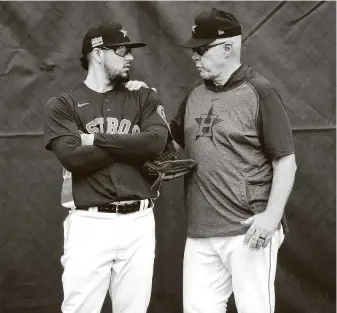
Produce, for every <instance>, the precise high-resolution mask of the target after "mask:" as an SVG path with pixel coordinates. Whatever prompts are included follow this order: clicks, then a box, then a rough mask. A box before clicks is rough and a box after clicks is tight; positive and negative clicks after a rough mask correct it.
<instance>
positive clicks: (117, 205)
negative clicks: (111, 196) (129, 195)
mask: <svg viewBox="0 0 337 313" xmlns="http://www.w3.org/2000/svg"><path fill="white" fill-rule="evenodd" d="M119 206H120V204H116V214H118V207H119Z"/></svg>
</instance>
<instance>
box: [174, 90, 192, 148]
mask: <svg viewBox="0 0 337 313" xmlns="http://www.w3.org/2000/svg"><path fill="white" fill-rule="evenodd" d="M187 99H188V95H187V96H186V97H185V99H184V100H183V102H182V103H181V104H180V106H179V109H178V112H177V115H176V116H175V118H174V119H173V120H172V121H171V123H170V129H171V134H172V137H173V139H174V142H173V144H174V146H175V148H176V150H177V151H181V150H182V149H183V148H185V134H184V133H185V129H184V128H185V111H186V104H187Z"/></svg>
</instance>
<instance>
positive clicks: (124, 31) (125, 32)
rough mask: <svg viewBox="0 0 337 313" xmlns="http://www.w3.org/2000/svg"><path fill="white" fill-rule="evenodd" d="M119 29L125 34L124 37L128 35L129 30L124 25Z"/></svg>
mask: <svg viewBox="0 0 337 313" xmlns="http://www.w3.org/2000/svg"><path fill="white" fill-rule="evenodd" d="M119 31H120V32H121V33H122V34H123V36H124V38H125V37H126V36H127V35H128V33H127V31H126V30H125V29H124V27H122V28H121V29H120V30H119Z"/></svg>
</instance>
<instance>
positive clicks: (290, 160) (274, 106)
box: [242, 91, 297, 250]
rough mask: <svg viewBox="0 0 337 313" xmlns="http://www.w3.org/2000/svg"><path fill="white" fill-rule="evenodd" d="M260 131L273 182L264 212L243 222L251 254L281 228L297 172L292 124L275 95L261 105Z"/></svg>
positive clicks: (266, 243) (246, 242)
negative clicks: (271, 169) (246, 229)
mask: <svg viewBox="0 0 337 313" xmlns="http://www.w3.org/2000/svg"><path fill="white" fill-rule="evenodd" d="M258 128H259V129H260V141H261V145H262V149H263V151H264V153H265V155H266V157H267V158H269V159H270V162H271V164H272V167H273V180H272V186H271V192H270V195H269V199H268V203H267V206H266V209H265V211H264V212H263V213H259V214H256V215H254V216H252V217H250V218H248V219H247V220H246V221H244V222H242V224H243V225H245V226H247V227H249V229H248V231H247V233H246V236H245V239H244V244H246V245H248V243H249V241H250V248H251V249H252V250H254V249H257V250H258V249H260V247H264V248H265V247H266V246H267V245H268V243H269V242H270V240H271V238H272V236H273V234H274V232H275V231H276V229H277V228H278V226H279V224H280V221H281V218H282V215H283V213H284V208H285V205H286V203H287V201H288V198H289V195H290V193H291V189H292V187H293V183H294V179H295V173H296V168H297V167H296V162H295V154H294V143H293V137H292V131H291V126H290V122H289V119H288V116H287V114H286V110H285V108H284V105H283V103H282V100H281V98H280V96H279V95H278V93H277V92H276V91H272V92H271V93H270V94H269V95H268V96H266V97H265V98H264V99H262V100H261V102H260V110H259V125H258ZM260 236H262V237H265V240H262V239H261V237H260Z"/></svg>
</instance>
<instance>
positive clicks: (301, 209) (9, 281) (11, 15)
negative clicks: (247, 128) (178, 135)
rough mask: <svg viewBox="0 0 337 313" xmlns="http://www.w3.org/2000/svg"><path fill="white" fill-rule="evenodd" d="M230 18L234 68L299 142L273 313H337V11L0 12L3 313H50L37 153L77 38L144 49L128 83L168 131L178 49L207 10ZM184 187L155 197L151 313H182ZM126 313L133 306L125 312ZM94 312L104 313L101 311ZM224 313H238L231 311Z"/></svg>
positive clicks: (44, 167)
mask: <svg viewBox="0 0 337 313" xmlns="http://www.w3.org/2000/svg"><path fill="white" fill-rule="evenodd" d="M211 7H217V8H221V9H223V10H228V11H230V12H232V13H234V14H235V15H236V16H237V17H238V19H239V20H240V21H241V23H242V26H243V31H244V44H243V56H242V59H243V62H244V63H247V64H250V65H253V66H255V68H256V69H257V70H258V71H259V72H260V73H262V74H263V75H264V76H266V77H267V78H268V79H269V80H270V81H271V82H272V83H273V84H274V85H275V86H276V87H277V89H278V90H279V92H280V94H281V95H282V98H283V100H284V103H285V105H286V108H287V111H288V114H289V117H290V120H291V123H292V127H293V133H294V138H295V148H296V157H297V163H298V172H297V177H296V182H295V186H294V190H293V193H292V195H291V198H290V200H289V203H288V205H287V208H286V212H287V216H288V219H289V226H290V229H291V232H290V234H289V236H288V237H287V239H286V241H285V242H284V244H283V246H282V248H281V250H280V255H279V268H278V272H277V279H276V305H277V309H276V312H278V313H288V312H289V313H290V312H291V313H330V312H335V310H336V308H335V272H336V271H335V260H336V254H335V247H336V241H335V226H336V218H335V203H336V198H335V187H336V183H335V161H336V157H335V151H336V149H335V123H336V117H335V110H336V103H335V101H336V100H335V88H336V77H335V75H336V59H335V56H336V48H335V46H336V3H335V2H324V1H323V2H302V1H301V2H288V1H283V2H164V1H163V2H1V3H0V51H1V53H0V149H1V150H0V312H1V313H14V312H15V313H16V312H17V313H30V312H34V313H40V312H44V313H53V312H60V304H61V301H62V287H61V282H60V277H61V273H62V268H61V265H60V262H59V258H60V255H61V254H62V242H63V230H62V222H63V219H64V218H65V216H66V214H67V212H66V211H65V210H64V209H62V208H61V206H60V189H61V166H60V164H59V163H58V161H57V160H56V158H55V157H54V156H53V155H52V153H49V152H46V151H45V150H44V147H43V137H42V110H43V106H44V104H45V102H46V100H47V99H48V98H49V97H51V96H53V95H56V94H58V93H59V92H61V91H63V90H68V89H70V88H72V87H74V86H76V84H77V83H78V82H80V81H82V80H83V79H84V77H85V71H84V70H82V69H81V67H80V63H79V61H78V59H79V56H80V46H81V41H82V38H83V35H84V33H85V32H86V30H87V29H88V28H89V27H90V26H92V25H93V24H95V23H97V22H98V21H100V20H115V21H118V22H120V23H122V24H123V25H124V27H125V28H126V29H127V31H128V33H129V35H130V37H131V38H134V39H141V40H143V41H144V42H146V43H147V47H146V48H143V49H137V50H135V52H134V57H135V60H134V63H133V69H132V72H131V73H132V77H133V78H134V79H139V80H143V81H146V82H147V83H148V84H149V85H150V86H153V87H155V88H157V90H158V93H159V95H160V97H161V99H162V101H163V104H164V107H165V111H166V115H167V117H168V120H171V118H172V117H173V116H174V115H175V113H176V110H177V108H178V105H179V103H180V101H181V100H182V99H183V97H184V94H185V92H186V91H187V89H188V87H189V86H190V85H191V83H192V82H193V81H194V80H195V79H197V78H198V73H197V71H196V70H195V68H194V64H193V62H192V60H191V53H190V51H187V50H184V49H181V48H179V47H177V43H180V42H182V41H183V40H184V39H186V38H187V37H188V36H189V35H190V33H191V25H192V22H193V17H194V16H195V15H196V14H198V13H199V12H201V11H203V10H204V9H208V8H211ZM182 199H183V189H182V181H181V180H178V181H174V182H168V183H165V185H164V186H163V187H162V193H161V197H160V198H159V200H158V202H157V206H156V210H155V217H156V222H157V228H156V230H157V251H156V263H155V275H154V279H153V293H152V300H151V305H150V308H149V312H151V313H159V312H160V313H165V312H170V313H180V312H182V304H181V303H182V282H181V279H182V278H181V277H182V256H183V247H184V239H185V232H186V225H185V212H184V207H183V200H182ZM130 301H132V299H130ZM103 312H111V309H110V303H109V301H106V303H105V305H104V309H103ZM229 312H235V309H234V308H233V300H232V301H231V305H230V309H229Z"/></svg>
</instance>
